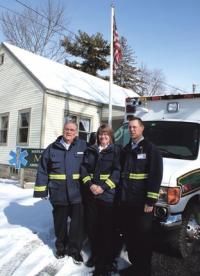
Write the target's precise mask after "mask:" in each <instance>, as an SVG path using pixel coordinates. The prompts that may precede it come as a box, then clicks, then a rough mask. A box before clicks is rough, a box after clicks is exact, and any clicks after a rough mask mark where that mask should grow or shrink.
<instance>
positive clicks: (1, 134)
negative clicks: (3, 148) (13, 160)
mask: <svg viewBox="0 0 200 276" xmlns="http://www.w3.org/2000/svg"><path fill="white" fill-rule="evenodd" d="M6 142H7V130H0V143H6Z"/></svg>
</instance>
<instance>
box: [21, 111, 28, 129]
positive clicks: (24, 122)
mask: <svg viewBox="0 0 200 276" xmlns="http://www.w3.org/2000/svg"><path fill="white" fill-rule="evenodd" d="M20 115H21V122H20V127H27V126H29V113H21V114H20Z"/></svg>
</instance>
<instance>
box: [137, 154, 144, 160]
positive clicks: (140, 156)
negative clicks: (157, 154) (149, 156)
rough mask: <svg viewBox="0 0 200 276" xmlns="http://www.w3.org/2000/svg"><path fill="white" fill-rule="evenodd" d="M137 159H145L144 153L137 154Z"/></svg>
mask: <svg viewBox="0 0 200 276" xmlns="http://www.w3.org/2000/svg"><path fill="white" fill-rule="evenodd" d="M137 159H146V153H139V154H138V155H137Z"/></svg>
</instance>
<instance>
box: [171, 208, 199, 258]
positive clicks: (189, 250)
mask: <svg viewBox="0 0 200 276" xmlns="http://www.w3.org/2000/svg"><path fill="white" fill-rule="evenodd" d="M199 211H200V210H199V207H198V206H197V205H191V206H189V207H188V208H187V210H186V211H185V213H184V214H183V222H182V225H181V226H180V228H179V230H178V231H177V232H176V234H175V236H174V239H173V242H172V246H173V247H174V249H177V250H178V252H179V254H180V256H181V257H182V258H187V257H189V256H190V255H192V254H193V253H194V251H195V248H196V245H197V243H199V242H200V241H199V238H200V219H199Z"/></svg>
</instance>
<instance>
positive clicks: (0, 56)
mask: <svg viewBox="0 0 200 276" xmlns="http://www.w3.org/2000/svg"><path fill="white" fill-rule="evenodd" d="M4 61H5V54H4V53H3V54H0V65H3V64H4Z"/></svg>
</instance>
